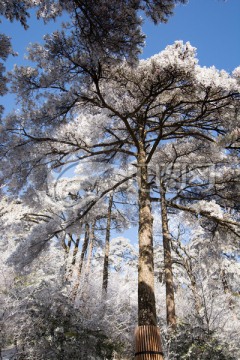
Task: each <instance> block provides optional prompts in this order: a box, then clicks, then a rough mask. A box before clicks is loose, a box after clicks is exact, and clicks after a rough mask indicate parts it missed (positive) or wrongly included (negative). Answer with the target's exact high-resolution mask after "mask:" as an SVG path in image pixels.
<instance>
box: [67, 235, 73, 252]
mask: <svg viewBox="0 0 240 360" xmlns="http://www.w3.org/2000/svg"><path fill="white" fill-rule="evenodd" d="M67 235H68V243H67V253H68V254H69V252H70V249H71V245H72V235H70V234H67Z"/></svg>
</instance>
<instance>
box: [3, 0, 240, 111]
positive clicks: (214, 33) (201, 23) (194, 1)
mask: <svg viewBox="0 0 240 360" xmlns="http://www.w3.org/2000/svg"><path fill="white" fill-rule="evenodd" d="M109 1H110V0H109ZM29 25H30V28H29V29H28V30H27V31H25V30H24V29H23V28H22V27H21V26H20V24H19V23H17V22H14V23H10V22H8V21H7V20H5V19H3V22H2V24H1V32H4V33H6V34H7V35H8V36H10V37H11V38H12V44H13V49H14V50H15V51H17V52H18V53H19V56H18V57H12V56H10V57H9V59H8V61H7V63H6V65H7V69H8V70H10V69H11V68H12V67H13V65H14V63H17V64H21V65H23V64H24V63H26V61H25V60H24V54H26V52H27V51H26V48H27V46H28V44H29V43H30V42H38V41H42V37H43V35H44V34H46V33H49V32H52V31H53V30H55V29H57V28H58V27H59V24H57V23H54V22H51V23H49V24H47V25H44V24H43V22H42V21H37V20H36V19H35V17H34V16H32V17H31V18H30V20H29ZM143 31H144V33H145V34H146V35H147V39H146V47H145V48H144V51H143V54H142V56H141V57H143V58H147V57H150V56H151V55H154V54H156V53H158V52H159V51H161V50H162V49H164V48H165V47H166V46H167V45H168V44H172V43H173V42H174V41H175V40H183V41H190V43H191V44H192V45H193V46H195V47H196V48H197V49H198V50H197V52H198V58H199V62H200V65H205V66H211V65H215V66H216V67H217V68H219V69H225V70H227V71H229V72H231V71H232V70H233V69H234V68H235V67H237V66H239V65H240V0H227V1H224V0H189V3H188V4H187V5H178V6H177V7H176V9H175V12H174V15H173V16H172V17H171V18H170V19H169V22H168V23H167V24H160V25H158V26H155V25H153V24H152V23H150V22H149V21H146V23H145V25H144V27H143ZM0 100H2V101H1V103H2V104H3V105H4V106H5V107H6V109H7V111H10V110H12V108H13V107H14V103H13V97H12V96H10V95H8V96H6V97H4V98H2V99H0Z"/></svg>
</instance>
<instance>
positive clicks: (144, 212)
mask: <svg viewBox="0 0 240 360" xmlns="http://www.w3.org/2000/svg"><path fill="white" fill-rule="evenodd" d="M137 165H138V179H139V192H138V203H139V230H138V239H139V263H138V325H139V326H138V328H137V329H136V333H135V351H136V353H135V356H136V359H137V360H142V359H150V358H152V359H155V360H162V359H163V353H162V346H161V339H160V333H159V330H158V328H157V314H156V302H155V293H154V261H153V257H154V256H153V218H152V213H151V200H150V186H149V183H148V165H147V161H146V150H145V148H144V144H143V143H142V142H139V153H138V164H137ZM154 329H155V330H156V331H154ZM157 330H158V331H157ZM153 333H154V334H155V336H156V341H155V346H153V347H151V346H149V345H150V341H149V340H148V339H149V336H150V337H151V336H152V335H151V334H153ZM139 349H141V351H139Z"/></svg>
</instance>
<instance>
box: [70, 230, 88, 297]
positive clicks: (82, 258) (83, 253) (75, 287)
mask: <svg viewBox="0 0 240 360" xmlns="http://www.w3.org/2000/svg"><path fill="white" fill-rule="evenodd" d="M88 243H89V224H88V223H86V225H85V236H84V241H83V246H82V252H81V257H80V261H79V266H78V273H77V280H76V283H75V285H74V287H73V290H72V294H71V297H72V300H73V301H74V300H75V299H76V296H77V292H78V288H79V284H80V280H81V273H82V267H83V261H84V258H85V256H86V253H87V248H88Z"/></svg>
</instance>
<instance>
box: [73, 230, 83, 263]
mask: <svg viewBox="0 0 240 360" xmlns="http://www.w3.org/2000/svg"><path fill="white" fill-rule="evenodd" d="M80 237H81V234H80V235H79V237H78V238H77V239H76V241H75V246H74V250H73V257H72V266H74V265H75V264H76V256H77V253H78V247H79V242H80Z"/></svg>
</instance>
